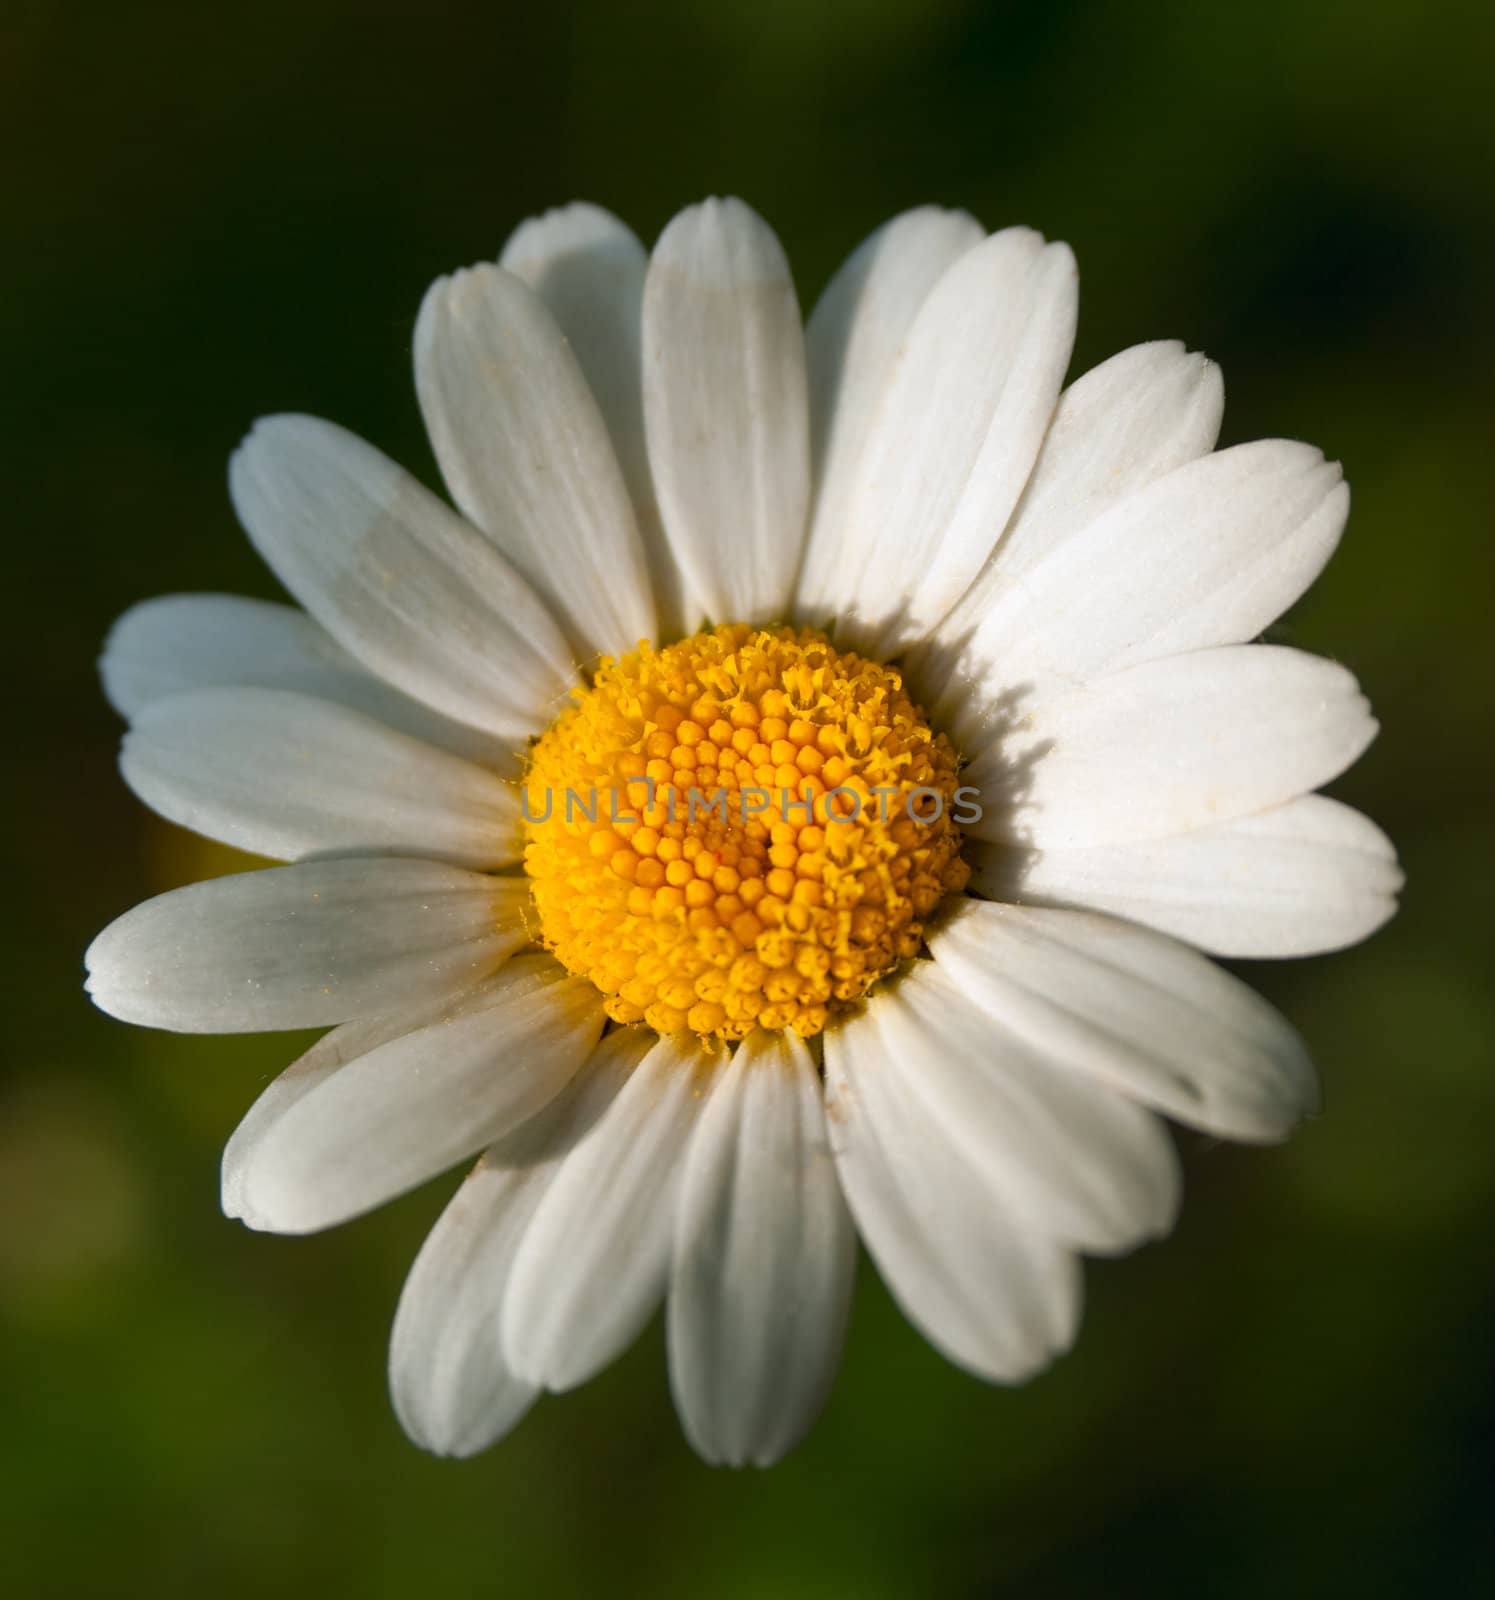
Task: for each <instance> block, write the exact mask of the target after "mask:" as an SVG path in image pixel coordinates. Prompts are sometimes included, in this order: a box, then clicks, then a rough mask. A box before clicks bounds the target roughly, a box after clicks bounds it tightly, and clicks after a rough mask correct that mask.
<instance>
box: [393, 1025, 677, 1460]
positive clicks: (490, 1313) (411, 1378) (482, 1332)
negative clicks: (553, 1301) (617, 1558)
mask: <svg viewBox="0 0 1495 1600" xmlns="http://www.w3.org/2000/svg"><path fill="white" fill-rule="evenodd" d="M651 1042H652V1036H650V1035H646V1034H645V1033H644V1032H642V1031H641V1030H638V1029H632V1028H628V1029H622V1030H620V1031H618V1032H615V1033H613V1034H610V1035H609V1036H608V1037H607V1038H606V1039H604V1040H603V1042H602V1043H601V1044H600V1045H598V1047H597V1049H596V1050H595V1051H594V1052H593V1053H592V1056H591V1058H590V1060H589V1061H588V1062H587V1064H586V1066H584V1067H583V1068H582V1069H581V1071H580V1072H578V1073H577V1074H576V1076H575V1077H574V1078H573V1079H572V1080H571V1082H570V1084H568V1085H567V1086H566V1088H565V1089H563V1090H562V1091H561V1093H560V1094H558V1095H557V1096H556V1097H555V1099H554V1100H553V1101H551V1103H550V1104H549V1105H548V1106H546V1107H545V1108H544V1109H543V1110H541V1111H539V1112H537V1113H536V1114H535V1115H534V1116H533V1117H531V1118H530V1119H529V1121H528V1122H525V1123H523V1124H522V1125H521V1126H520V1127H518V1128H516V1129H515V1130H514V1132H513V1133H511V1134H509V1135H508V1136H507V1137H506V1138H504V1139H502V1140H500V1141H499V1142H498V1143H497V1144H496V1145H494V1146H493V1147H492V1148H491V1149H490V1150H488V1151H487V1152H486V1153H485V1154H484V1156H483V1159H482V1160H481V1161H480V1162H479V1163H478V1164H477V1166H476V1167H475V1168H474V1169H473V1171H472V1172H471V1173H470V1174H469V1175H468V1177H467V1179H466V1180H465V1182H464V1183H463V1184H462V1187H461V1188H460V1189H458V1191H457V1193H456V1194H455V1195H454V1196H453V1197H452V1201H451V1203H450V1204H449V1205H448V1206H447V1208H446V1210H445V1211H444V1212H442V1214H441V1217H440V1219H439V1220H438V1221H437V1223H436V1226H435V1227H434V1228H433V1229H432V1230H431V1234H430V1236H429V1238H427V1240H426V1242H425V1245H424V1246H423V1247H422V1249H421V1252H420V1254H419V1255H418V1256H417V1257H416V1260H415V1265H414V1266H413V1267H412V1268H411V1270H410V1276H409V1277H408V1278H407V1279H406V1280H405V1288H404V1292H403V1293H402V1294H401V1295H400V1307H399V1310H398V1311H397V1312H396V1313H395V1323H394V1332H393V1335H392V1337H391V1340H390V1351H389V1387H390V1395H391V1397H392V1398H393V1400H394V1408H395V1412H396V1414H397V1415H398V1417H399V1419H400V1422H401V1424H402V1425H403V1426H404V1429H405V1431H406V1433H408V1434H409V1435H410V1437H411V1438H412V1439H413V1440H415V1442H416V1443H417V1444H419V1445H422V1446H424V1447H425V1448H426V1449H427V1450H433V1451H435V1452H436V1453H437V1454H438V1455H444V1456H470V1455H475V1454H476V1453H477V1452H478V1451H479V1450H485V1449H487V1447H488V1446H489V1445H491V1444H493V1443H494V1442H495V1441H496V1440H497V1439H499V1438H501V1437H502V1436H503V1435H504V1434H506V1433H507V1432H508V1431H509V1429H510V1428H512V1427H513V1426H514V1424H515V1423H516V1422H518V1421H519V1419H520V1418H521V1417H522V1416H523V1415H524V1413H525V1412H526V1411H528V1409H529V1407H530V1405H531V1403H532V1402H533V1400H534V1398H535V1395H536V1394H537V1392H538V1391H537V1390H536V1388H535V1386H534V1385H533V1384H529V1383H525V1382H523V1381H522V1380H520V1379H518V1378H516V1377H515V1376H514V1375H513V1373H512V1372H510V1370H509V1369H508V1367H507V1365H506V1364H505V1362H504V1359H503V1352H502V1350H501V1349H500V1347H499V1337H498V1327H499V1317H500V1314H501V1312H502V1309H503V1300H504V1293H505V1290H506V1289H507V1287H508V1282H509V1271H510V1268H511V1267H512V1266H513V1262H514V1256H515V1254H516V1252H517V1251H518V1249H519V1244H520V1241H521V1240H522V1239H523V1237H524V1232H525V1229H526V1228H527V1227H528V1225H529V1221H530V1218H531V1217H532V1216H533V1215H534V1213H535V1208H536V1207H537V1206H538V1205H539V1203H540V1199H541V1197H542V1196H543V1195H544V1193H545V1191H546V1189H547V1188H548V1187H549V1185H550V1181H551V1179H552V1178H553V1177H554V1176H555V1173H556V1172H557V1171H558V1170H559V1168H560V1164H561V1162H562V1160H563V1159H564V1158H565V1155H566V1153H567V1151H569V1150H570V1148H571V1147H572V1145H573V1144H574V1143H575V1141H576V1139H577V1138H579V1137H580V1135H581V1133H582V1132H583V1131H584V1130H585V1129H586V1128H587V1127H589V1126H590V1125H591V1123H592V1122H593V1121H595V1120H596V1118H597V1117H598V1116H600V1115H601V1114H602V1112H603V1110H605V1108H606V1107H607V1105H608V1104H609V1103H610V1102H611V1100H612V1098H613V1096H614V1095H615V1094H616V1093H617V1090H618V1088H619V1086H620V1085H621V1084H622V1083H623V1082H624V1081H626V1073H627V1072H628V1071H629V1070H631V1068H632V1067H633V1066H634V1065H635V1064H636V1063H637V1061H638V1060H639V1058H640V1057H642V1055H643V1053H644V1051H645V1050H646V1049H647V1048H648V1047H649V1045H650V1043H651Z"/></svg>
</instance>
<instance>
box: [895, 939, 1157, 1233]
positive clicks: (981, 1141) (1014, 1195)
mask: <svg viewBox="0 0 1495 1600" xmlns="http://www.w3.org/2000/svg"><path fill="white" fill-rule="evenodd" d="M875 1003H876V1005H877V1006H878V1007H879V1008H880V1010H881V1011H882V1013H884V1014H883V1015H882V1016H881V1017H880V1019H879V1020H880V1022H881V1024H882V1028H883V1032H884V1036H885V1037H886V1038H887V1039H888V1040H889V1042H890V1043H891V1044H892V1045H893V1046H894V1047H895V1048H897V1049H898V1050H900V1052H901V1054H902V1058H903V1059H904V1060H905V1061H908V1062H910V1063H913V1062H918V1063H919V1066H918V1069H917V1070H918V1071H919V1072H920V1073H921V1074H922V1076H921V1080H920V1093H921V1094H922V1095H923V1096H924V1098H925V1099H926V1100H927V1102H928V1104H929V1107H930V1111H931V1115H932V1117H933V1118H934V1119H935V1120H936V1121H938V1122H940V1123H942V1124H943V1125H944V1126H945V1128H946V1129H947V1131H948V1133H949V1136H950V1139H951V1142H952V1144H953V1145H954V1146H956V1147H959V1148H961V1149H963V1150H964V1151H965V1152H966V1154H967V1155H968V1157H969V1158H970V1160H971V1161H972V1162H973V1163H974V1164H976V1165H977V1166H981V1167H985V1168H988V1169H989V1170H990V1172H991V1174H992V1178H991V1181H992V1183H993V1185H994V1186H995V1187H996V1189H997V1190H998V1191H999V1192H1000V1193H1002V1194H1004V1195H1005V1196H1006V1197H1007V1199H1008V1202H1009V1203H1010V1204H1011V1205H1012V1206H1014V1207H1015V1208H1016V1210H1017V1211H1018V1212H1019V1213H1020V1214H1021V1215H1022V1216H1024V1217H1026V1218H1027V1219H1028V1221H1029V1223H1030V1224H1031V1225H1032V1226H1034V1227H1036V1228H1038V1229H1040V1230H1041V1231H1043V1232H1044V1233H1048V1234H1052V1235H1053V1236H1055V1237H1057V1238H1059V1239H1061V1240H1063V1241H1064V1243H1066V1244H1069V1245H1073V1246H1074V1247H1075V1248H1077V1249H1082V1250H1087V1251H1092V1252H1099V1253H1114V1252H1117V1251H1122V1250H1129V1249H1131V1248H1132V1247H1133V1246H1135V1245H1137V1244H1140V1243H1141V1242H1142V1241H1143V1240H1145V1239H1150V1238H1158V1237H1161V1236H1162V1235H1163V1234H1165V1233H1167V1232H1168V1231H1169V1230H1170V1229H1171V1228H1172V1226H1173V1223H1174V1220H1175V1218H1176V1216H1177V1213H1178V1200H1179V1171H1178V1157H1177V1155H1176V1153H1175V1152H1174V1149H1173V1144H1172V1142H1171V1140H1170V1139H1169V1137H1168V1134H1167V1132H1166V1130H1165V1129H1164V1128H1163V1126H1162V1124H1161V1123H1160V1122H1159V1121H1158V1120H1157V1118H1156V1117H1154V1116H1152V1115H1151V1114H1150V1113H1149V1112H1147V1111H1145V1110H1143V1109H1142V1107H1141V1106H1139V1105H1137V1104H1135V1103H1134V1102H1133V1101H1131V1100H1129V1099H1128V1098H1127V1097H1126V1096H1125V1095H1122V1094H1119V1093H1117V1092H1116V1091H1115V1090H1114V1089H1112V1088H1111V1086H1110V1085H1109V1084H1105V1083H1102V1082H1099V1081H1097V1080H1095V1079H1087V1078H1085V1077H1083V1076H1082V1075H1081V1074H1079V1073H1074V1072H1068V1071H1065V1070H1064V1069H1062V1068H1059V1067H1056V1066H1055V1065H1054V1064H1053V1062H1052V1060H1050V1059H1048V1058H1046V1057H1044V1056H1043V1055H1041V1054H1040V1053H1038V1052H1036V1051H1035V1050H1034V1049H1033V1048H1032V1046H1031V1045H1030V1044H1029V1043H1028V1042H1027V1040H1026V1039H1025V1038H1024V1037H1023V1036H1022V1035H1021V1034H1020V1033H1018V1032H1017V1031H1016V1030H1015V1029H1013V1028H1011V1027H1009V1026H1007V1025H1006V1023H1005V1020H1004V1019H1003V1018H1002V1017H1000V1016H999V1015H997V1014H995V1013H993V1012H991V1011H983V1010H981V1009H980V1008H978V1007H977V1006H976V1005H974V1004H973V1003H972V1002H971V1001H970V1000H969V999H967V998H966V997H965V996H964V995H963V994H962V992H961V990H960V988H959V987H958V986H957V985H956V984H955V983H953V982H952V981H951V979H950V978H949V977H948V976H947V975H946V973H945V972H944V971H943V970H942V969H941V968H940V967H938V966H937V965H936V964H934V963H932V962H928V961H919V962H915V963H914V965H913V967H912V968H911V969H910V970H909V971H908V972H906V973H905V974H903V975H902V976H901V977H900V978H899V979H898V980H897V982H895V983H894V984H892V985H890V986H889V988H888V990H887V992H886V993H884V994H881V995H879V996H878V997H877V1000H876V1002H875ZM909 1070H914V1069H913V1068H912V1067H910V1069H909Z"/></svg>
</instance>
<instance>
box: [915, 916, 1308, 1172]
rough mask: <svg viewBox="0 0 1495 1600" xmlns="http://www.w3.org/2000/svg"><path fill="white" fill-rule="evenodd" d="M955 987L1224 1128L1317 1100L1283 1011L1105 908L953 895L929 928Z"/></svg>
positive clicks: (1076, 1061) (1022, 1032)
mask: <svg viewBox="0 0 1495 1600" xmlns="http://www.w3.org/2000/svg"><path fill="white" fill-rule="evenodd" d="M929 949H930V953H931V954H932V955H933V956H934V959H935V961H936V963H937V964H938V965H939V966H940V967H941V968H942V969H943V970H944V971H945V972H947V973H949V975H950V977H951V978H952V979H953V981H954V982H955V984H956V985H957V987H959V988H960V990H961V991H962V993H963V994H964V995H965V996H966V997H967V998H968V999H969V1000H970V1001H972V1002H973V1003H974V1004H976V1005H978V1006H980V1007H981V1009H982V1010H984V1011H987V1012H989V1013H990V1014H991V1015H992V1016H993V1017H995V1018H996V1019H997V1020H998V1021H999V1022H1000V1023H1001V1024H1002V1025H1003V1026H1004V1027H1005V1028H1008V1029H1010V1030H1011V1031H1012V1032H1013V1033H1015V1034H1018V1035H1019V1036H1021V1037H1022V1039H1023V1040H1024V1041H1025V1042H1026V1043H1027V1044H1029V1045H1031V1046H1032V1047H1033V1048H1034V1049H1035V1050H1037V1051H1039V1052H1040V1053H1041V1054H1042V1055H1044V1056H1045V1057H1047V1058H1049V1059H1051V1060H1053V1061H1054V1062H1056V1063H1059V1064H1061V1065H1063V1066H1065V1067H1067V1068H1069V1069H1070V1070H1072V1071H1075V1072H1078V1073H1084V1074H1087V1075H1089V1076H1092V1077H1094V1078H1095V1079H1096V1080H1097V1081H1099V1082H1101V1083H1104V1084H1108V1085H1110V1086H1111V1087H1113V1088H1116V1089H1119V1090H1121V1091H1122V1092H1123V1093H1125V1094H1129V1095H1132V1096H1133V1097H1135V1098H1136V1099H1138V1100H1141V1101H1142V1102H1143V1103H1144V1104H1146V1105H1150V1106H1153V1107H1155V1108H1156V1109H1157V1110H1159V1111H1163V1112H1166V1113H1167V1115H1169V1116H1170V1117H1173V1118H1174V1119H1175V1120H1177V1121H1179V1122H1183V1123H1187V1124H1188V1125H1189V1126H1190V1127H1194V1128H1201V1129H1203V1130H1204V1131H1205V1132H1206V1133H1212V1134H1215V1135H1217V1136H1219V1137H1220V1138H1223V1139H1240V1140H1249V1141H1255V1140H1274V1139H1281V1138H1283V1137H1285V1136H1286V1134H1287V1133H1288V1132H1289V1130H1290V1129H1291V1128H1292V1127H1293V1125H1294V1123H1296V1122H1298V1121H1299V1120H1300V1119H1301V1118H1303V1117H1305V1116H1308V1115H1310V1114H1311V1113H1312V1112H1313V1111H1314V1110H1315V1109H1316V1107H1317V1103H1318V1089H1317V1084H1316V1081H1315V1078H1314V1072H1313V1064H1312V1063H1311V1062H1310V1061H1309V1059H1308V1052H1307V1051H1306V1050H1305V1049H1304V1047H1303V1042H1302V1040H1301V1039H1299V1037H1298V1036H1297V1034H1296V1033H1294V1032H1293V1030H1292V1029H1291V1028H1290V1027H1289V1026H1288V1024H1287V1023H1286V1021H1284V1019H1283V1018H1282V1017H1281V1016H1280V1015H1279V1014H1278V1013H1277V1012H1276V1011H1275V1010H1273V1008H1272V1007H1271V1006H1269V1005H1268V1004H1267V1003H1266V1001H1265V1000H1263V999H1262V998H1261V997H1260V995H1258V994H1256V993H1254V992H1253V991H1252V990H1251V989H1249V988H1248V987H1247V986H1246V985H1245V984H1244V983H1242V982H1241V981H1240V980H1239V979H1238V978H1234V977H1232V976H1231V975H1230V974H1229V973H1228V972H1223V971H1221V969H1220V968H1219V967H1217V966H1215V965H1214V963H1213V962H1211V961H1208V960H1206V959H1205V958H1204V957H1203V956H1201V955H1199V954H1198V953H1197V952H1196V951H1194V950H1191V949H1189V948H1188V946H1186V945H1182V944H1178V943H1176V942H1175V941H1174V940H1172V939H1166V938H1164V937H1162V936H1161V935H1160V934H1156V933H1151V932H1149V931H1148V930H1146V929H1144V928H1139V927H1137V926H1135V925H1134V924H1132V923H1128V922H1120V921H1117V920H1116V919H1115V918H1114V917H1105V916H1097V915H1094V914H1093V913H1091V912H1086V911H1051V910H1044V909H1036V908H1032V907H1025V906H1011V905H995V904H992V903H990V902H985V901H980V900H972V899H970V898H967V897H962V898H961V899H959V900H958V901H957V902H956V904H955V905H954V906H952V907H951V908H950V911H949V912H948V913H947V914H946V916H945V917H944V918H943V919H942V920H941V923H940V925H939V927H937V928H935V929H933V930H931V932H930V934H929Z"/></svg>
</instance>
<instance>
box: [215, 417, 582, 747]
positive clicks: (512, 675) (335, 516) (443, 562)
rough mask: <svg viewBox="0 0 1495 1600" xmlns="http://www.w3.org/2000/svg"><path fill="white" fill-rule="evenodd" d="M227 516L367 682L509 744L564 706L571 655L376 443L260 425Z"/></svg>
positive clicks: (240, 461)
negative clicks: (384, 684) (380, 681)
mask: <svg viewBox="0 0 1495 1600" xmlns="http://www.w3.org/2000/svg"><path fill="white" fill-rule="evenodd" d="M229 486H230V488H231V490H232V492H233V498H234V506H235V508H236V510H237V511H238V514H239V519H240V521H241V522H242V523H243V524H244V527H245V529H246V531H247V532H248V534H249V537H250V538H251V539H252V540H253V541H254V544H255V547H256V548H257V549H258V550H259V552H260V554H261V555H262V556H263V557H264V558H265V560H266V561H267V562H268V563H269V564H270V566H271V567H272V568H273V569H274V571H275V574H276V576H277V577H278V578H279V579H280V581H281V582H282V583H283V584H285V586H286V588H287V589H289V590H290V591H291V593H292V594H293V595H295V597H296V598H297V599H298V600H299V601H300V602H301V604H302V605H304V606H305V607H306V609H307V610H308V611H309V612H311V614H312V615H313V616H314V617H315V618H316V619H317V621H318V622H320V623H321V624H322V626H323V627H325V628H326V629H327V631H328V632H329V633H330V634H332V636H333V637H334V638H335V639H337V640H338V642H339V643H340V644H342V645H343V646H344V647H345V648H346V649H348V650H350V651H351V652H352V653H353V654H354V655H355V656H357V658H358V659H359V660H360V661H361V662H362V663H363V664H364V666H366V667H367V668H368V669H369V670H370V671H371V672H377V673H378V674H379V676H380V677H382V678H385V679H387V680H388V681H389V682H390V683H393V684H395V685H396V686H397V687H399V688H401V689H403V690H404V691H405V692H406V693H407V694H411V695H414V696H415V698H416V699H417V700H421V701H424V702H425V703H426V704H427V705H430V706H435V707H436V709H437V710H439V711H442V712H445V713H446V715H448V716H451V717H456V718H457V719H458V720H459V721H462V722H471V723H474V724H476V725H477V726H478V727H480V728H485V729H487V730H488V731H489V732H490V733H493V734H497V735H500V736H502V737H506V738H512V737H519V736H523V735H527V734H530V733H533V732H535V731H537V730H538V729H539V728H541V727H543V726H544V725H545V724H546V723H547V722H548V721H549V720H550V719H551V718H552V717H553V716H554V715H555V713H556V711H557V710H559V709H560V707H561V705H562V703H563V701H564V699H565V696H566V693H567V690H568V687H569V684H570V681H571V678H572V663H571V655H570V651H569V650H568V648H567V646H566V642H565V640H564V639H563V638H562V637H561V635H560V633H559V631H558V630H557V628H556V625H555V623H554V622H553V621H551V619H550V616H549V615H548V613H547V612H546V610H545V608H544V606H542V605H541V604H540V602H539V600H537V599H536V598H535V596H534V594H533V593H532V592H531V590H530V589H529V587H528V586H527V585H526V584H525V582H524V581H523V579H521V578H520V577H519V575H518V574H517V573H516V572H515V571H514V569H513V568H512V567H511V566H510V565H509V564H508V562H507V561H505V560H504V559H503V557H502V556H501V555H499V553H498V552H497V551H496V550H495V549H494V548H493V546H492V544H490V543H489V541H488V540H487V539H485V538H484V537H483V535H482V534H480V533H479V532H478V531H477V529H476V528H474V527H472V526H471V525H470V524H469V523H466V522H464V521H463V520H462V519H461V518H460V517H458V516H457V515H456V514H455V513H454V512H453V511H451V510H449V509H448V507H446V506H445V505H443V504H442V502H441V501H440V500H438V499H437V498H436V496H435V495H433V494H432V493H431V492H430V491H429V490H427V489H424V488H422V486H421V485H420V484H419V483H417V482H416V481H415V479H414V478H412V477H411V476H410V474H409V473H407V472H405V471H404V470H403V469H402V468H400V467H397V466H396V465H395V464H394V462H392V461H391V460H390V459H389V458H388V457H387V456H383V455H381V454H380V453H379V452H378V451H377V450H375V449H374V447H373V446H372V445H368V444H365V443H364V442H363V440H361V439H358V438H355V437H354V436H353V435H352V434H351V433H348V432H346V431H345V430H344V429H342V428H339V427H336V426H334V425H333V424H332V423H330V422H322V421H320V420H319V419H317V418H315V417H268V418H265V419H263V420H262V421H260V422H259V423H258V424H256V426H255V429H254V431H253V432H252V433H251V434H250V435H249V437H248V438H247V439H246V440H245V441H244V443H243V444H242V445H241V446H240V447H239V449H238V451H237V452H236V453H235V455H234V458H233V461H232V463H231V464H230V470H229Z"/></svg>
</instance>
